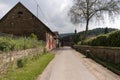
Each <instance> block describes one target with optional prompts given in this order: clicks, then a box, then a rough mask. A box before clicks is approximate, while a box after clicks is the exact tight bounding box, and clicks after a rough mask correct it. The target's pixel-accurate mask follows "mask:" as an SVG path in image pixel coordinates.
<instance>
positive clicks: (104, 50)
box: [73, 45, 120, 64]
mask: <svg viewBox="0 0 120 80" xmlns="http://www.w3.org/2000/svg"><path fill="white" fill-rule="evenodd" d="M73 48H74V49H76V50H77V51H79V52H81V53H86V51H87V50H89V51H90V54H92V55H93V56H95V57H98V58H100V59H102V60H106V61H108V62H111V63H114V64H120V49H119V48H113V47H95V46H81V45H80V46H73Z"/></svg>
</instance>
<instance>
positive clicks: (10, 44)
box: [0, 35, 42, 51]
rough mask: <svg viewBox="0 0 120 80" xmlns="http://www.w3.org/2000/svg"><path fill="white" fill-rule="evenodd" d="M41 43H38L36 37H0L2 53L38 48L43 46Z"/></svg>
mask: <svg viewBox="0 0 120 80" xmlns="http://www.w3.org/2000/svg"><path fill="white" fill-rule="evenodd" d="M41 45H42V43H41V41H38V40H37V38H36V37H35V35H34V38H32V37H31V38H30V37H28V38H23V37H20V38H12V37H0V50H1V51H13V50H21V49H28V48H36V47H39V46H41Z"/></svg>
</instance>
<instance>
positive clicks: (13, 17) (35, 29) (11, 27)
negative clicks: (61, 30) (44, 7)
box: [0, 2, 56, 50]
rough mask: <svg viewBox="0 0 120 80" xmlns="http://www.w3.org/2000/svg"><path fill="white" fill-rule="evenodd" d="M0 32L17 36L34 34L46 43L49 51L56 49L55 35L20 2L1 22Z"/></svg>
mask: <svg viewBox="0 0 120 80" xmlns="http://www.w3.org/2000/svg"><path fill="white" fill-rule="evenodd" d="M0 32H1V33H7V34H13V35H16V36H29V35H30V34H31V33H34V34H35V35H37V37H38V39H39V40H43V41H44V42H45V43H46V48H47V50H51V49H53V48H55V47H56V46H55V45H56V44H55V43H54V40H55V39H54V37H55V34H54V33H53V32H52V31H51V30H50V29H49V28H48V27H47V26H46V25H45V24H44V23H43V22H41V21H40V20H39V19H38V18H37V17H36V16H35V15H33V14H32V13H31V12H30V11H29V10H28V9H27V8H26V7H25V6H24V5H23V4H22V3H20V2H19V3H17V4H16V5H15V6H14V7H13V8H12V9H11V10H10V11H9V12H8V13H7V14H6V15H5V16H4V17H3V18H2V19H1V20H0Z"/></svg>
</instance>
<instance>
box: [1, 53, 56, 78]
mask: <svg viewBox="0 0 120 80" xmlns="http://www.w3.org/2000/svg"><path fill="white" fill-rule="evenodd" d="M53 58H54V54H44V55H42V56H40V57H38V58H37V59H34V60H28V61H27V63H26V65H25V66H24V67H23V68H16V69H14V70H13V71H10V72H8V73H7V74H6V76H5V78H3V79H0V80H35V79H36V78H37V76H38V75H39V74H41V73H42V71H43V70H44V69H45V68H46V66H47V65H48V64H49V62H50V61H51V60H52V59H53Z"/></svg>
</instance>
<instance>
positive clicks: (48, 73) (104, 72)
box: [37, 47, 120, 80]
mask: <svg viewBox="0 0 120 80" xmlns="http://www.w3.org/2000/svg"><path fill="white" fill-rule="evenodd" d="M37 80H120V77H119V76H117V75H116V74H114V73H113V72H111V71H109V70H108V69H106V68H104V67H102V66H101V65H99V64H97V63H96V62H94V61H93V60H91V59H89V58H85V56H84V55H82V54H80V53H78V52H76V51H75V50H73V49H71V48H69V47H64V48H61V49H59V50H58V51H57V52H56V56H55V58H54V59H53V61H51V63H50V64H49V65H48V66H47V68H46V69H45V71H44V72H43V73H42V75H40V76H39V77H38V79H37Z"/></svg>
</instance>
